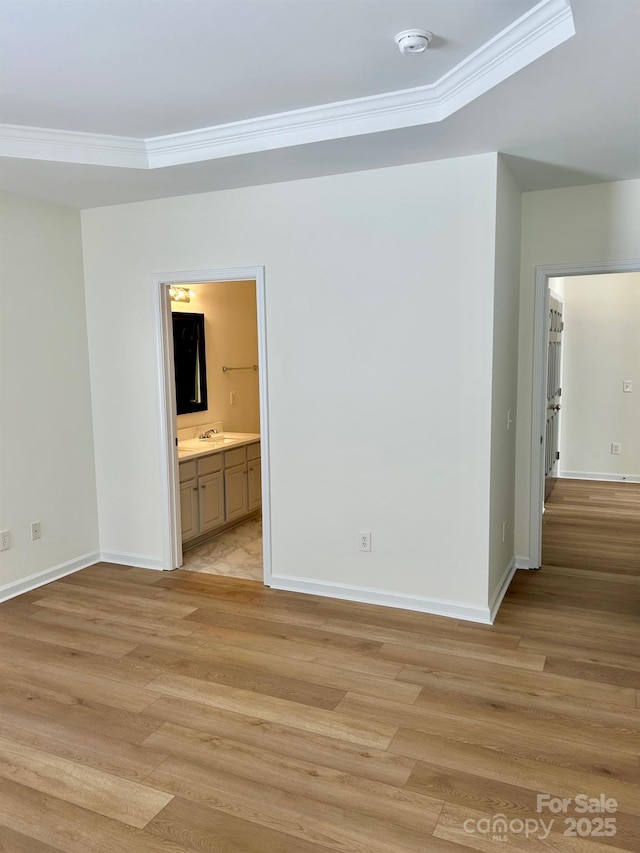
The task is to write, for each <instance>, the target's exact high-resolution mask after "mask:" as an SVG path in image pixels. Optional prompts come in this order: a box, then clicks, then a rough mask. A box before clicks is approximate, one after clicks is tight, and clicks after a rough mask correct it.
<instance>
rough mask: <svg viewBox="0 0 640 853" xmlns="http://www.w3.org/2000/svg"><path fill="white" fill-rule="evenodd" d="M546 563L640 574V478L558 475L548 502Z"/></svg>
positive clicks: (545, 514) (545, 526)
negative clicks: (613, 480)
mask: <svg viewBox="0 0 640 853" xmlns="http://www.w3.org/2000/svg"><path fill="white" fill-rule="evenodd" d="M542 544H543V551H542V562H543V565H553V566H571V567H573V568H577V569H597V570H598V571H601V572H603V571H604V572H614V573H618V574H631V575H635V576H636V577H638V576H639V575H640V483H602V482H596V481H594V480H558V481H557V483H556V486H555V488H554V490H553V492H552V493H551V495H550V497H549V499H548V500H547V502H546V504H545V513H544V516H543V542H542Z"/></svg>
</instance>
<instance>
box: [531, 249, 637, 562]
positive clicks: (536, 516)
mask: <svg viewBox="0 0 640 853" xmlns="http://www.w3.org/2000/svg"><path fill="white" fill-rule="evenodd" d="M620 272H621V273H624V272H640V259H632V260H628V261H600V262H593V263H572V264H552V265H549V266H547V265H543V266H537V267H536V278H535V295H534V319H533V388H532V406H531V478H530V479H531V488H530V497H529V501H530V503H529V568H530V569H539V568H540V567H541V565H542V511H543V507H544V430H545V414H546V402H547V401H546V360H547V344H548V322H547V312H548V307H547V306H548V293H549V279H550V278H569V277H573V276H583V275H609V274H611V273H620Z"/></svg>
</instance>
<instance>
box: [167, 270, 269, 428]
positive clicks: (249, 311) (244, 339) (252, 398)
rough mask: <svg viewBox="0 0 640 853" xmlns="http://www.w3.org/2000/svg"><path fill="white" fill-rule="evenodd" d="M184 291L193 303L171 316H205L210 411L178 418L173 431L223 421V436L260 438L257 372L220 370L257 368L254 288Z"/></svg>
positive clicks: (232, 284) (231, 285)
mask: <svg viewBox="0 0 640 853" xmlns="http://www.w3.org/2000/svg"><path fill="white" fill-rule="evenodd" d="M189 289H190V290H192V291H193V292H194V293H195V294H196V295H195V298H194V299H192V300H191V302H189V303H180V302H174V303H172V305H171V310H172V311H178V312H180V311H184V312H189V311H194V312H197V313H200V314H204V321H205V344H206V353H207V404H208V407H209V408H208V409H207V411H205V412H193V413H191V414H187V415H178V417H177V428H178V429H183V428H184V427H191V426H198V424H206V423H210V422H211V421H222V423H223V424H224V428H225V430H226V431H227V432H260V400H259V390H258V373H257V371H255V372H254V371H253V370H229V371H227V372H223V370H222V367H223V366H224V365H226V366H227V367H229V366H231V367H238V366H248V365H253V364H257V363H258V325H257V314H256V311H257V309H256V283H255V281H215V282H209V283H207V284H191V285H189ZM232 392H233V394H234V402H233V404H232V403H231V397H230V394H231V393H232Z"/></svg>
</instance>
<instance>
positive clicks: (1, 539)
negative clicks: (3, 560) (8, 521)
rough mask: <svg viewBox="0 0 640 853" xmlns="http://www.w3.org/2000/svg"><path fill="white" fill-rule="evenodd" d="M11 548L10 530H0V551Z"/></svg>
mask: <svg viewBox="0 0 640 853" xmlns="http://www.w3.org/2000/svg"><path fill="white" fill-rule="evenodd" d="M9 548H11V531H10V530H0V551H8V550H9Z"/></svg>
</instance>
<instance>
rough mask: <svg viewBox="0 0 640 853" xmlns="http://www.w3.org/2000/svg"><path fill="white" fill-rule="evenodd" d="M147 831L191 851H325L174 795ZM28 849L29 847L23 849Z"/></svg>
mask: <svg viewBox="0 0 640 853" xmlns="http://www.w3.org/2000/svg"><path fill="white" fill-rule="evenodd" d="M146 829H147V831H148V832H151V833H154V834H155V835H158V836H159V837H160V838H163V839H166V840H167V841H168V842H171V843H173V842H180V843H181V844H184V845H185V846H187V847H188V848H189V850H192V851H194V853H221V851H223V850H224V853H266V851H268V853H326V851H327V848H326V847H325V846H324V844H323V845H319V844H313V843H312V842H311V841H307V840H305V839H303V838H299V837H297V836H291V835H285V834H284V833H282V832H278V831H277V830H273V829H269V828H268V827H266V826H257V825H256V823H255V822H254V821H252V820H245V819H243V818H240V817H235V816H234V815H232V814H225V813H224V812H222V811H219V810H217V809H212V808H208V807H207V806H203V805H199V804H198V803H193V802H191V801H189V800H184V799H182V798H181V797H174V799H173V800H172V801H171V802H170V803H169V805H167V806H165V808H164V809H163V810H162V811H161V812H160V813H159V814H158V815H157V816H156V817H154V819H153V820H152V821H151V822H150V823H149V824H148V826H147V827H146ZM25 853H28V851H25Z"/></svg>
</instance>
